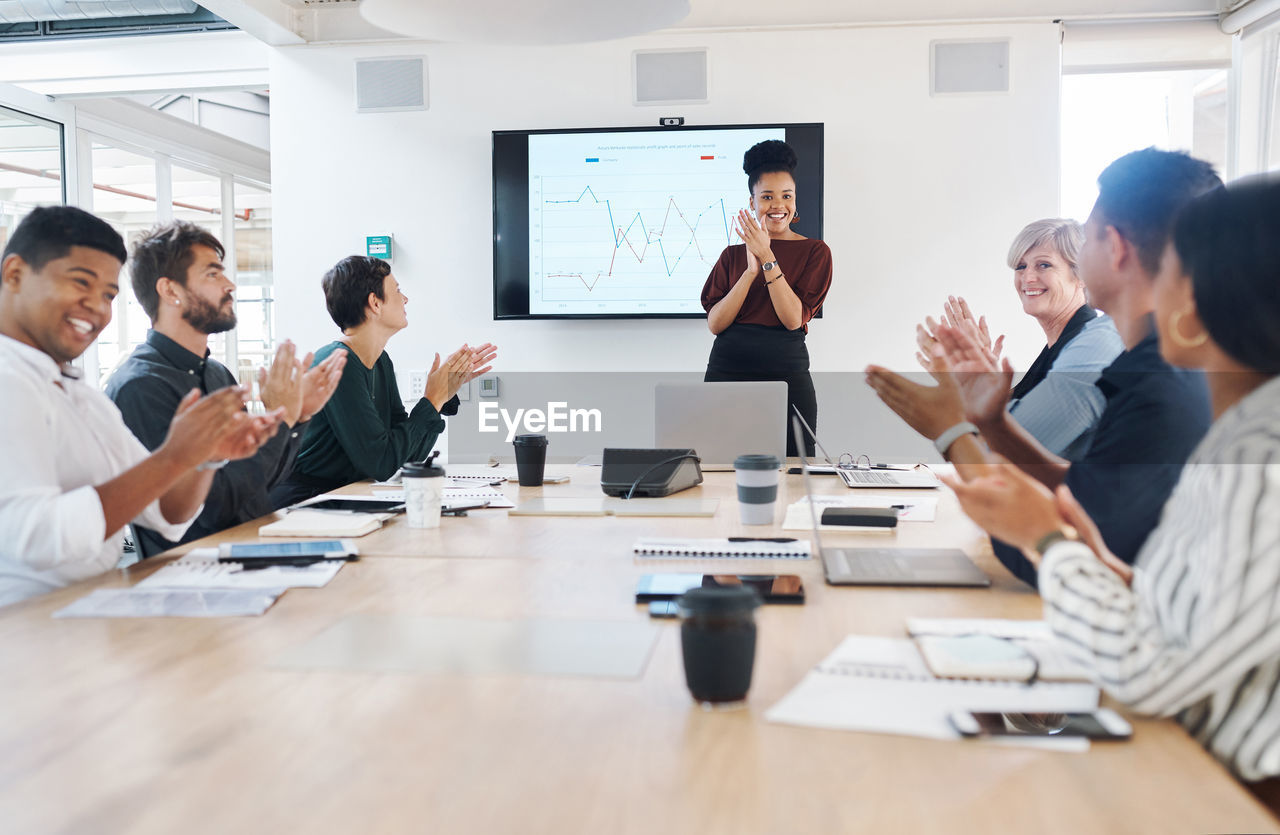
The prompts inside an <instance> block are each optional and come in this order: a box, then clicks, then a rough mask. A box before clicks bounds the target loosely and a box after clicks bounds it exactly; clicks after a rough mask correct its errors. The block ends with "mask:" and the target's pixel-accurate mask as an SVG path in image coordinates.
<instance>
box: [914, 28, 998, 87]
mask: <svg viewBox="0 0 1280 835" xmlns="http://www.w3.org/2000/svg"><path fill="white" fill-rule="evenodd" d="M929 64H930V70H931V72H930V84H929V92H930V93H931V94H933V95H935V96H936V95H948V94H954V93H1007V92H1009V41H1008V40H999V41H934V42H933V43H931V44H929Z"/></svg>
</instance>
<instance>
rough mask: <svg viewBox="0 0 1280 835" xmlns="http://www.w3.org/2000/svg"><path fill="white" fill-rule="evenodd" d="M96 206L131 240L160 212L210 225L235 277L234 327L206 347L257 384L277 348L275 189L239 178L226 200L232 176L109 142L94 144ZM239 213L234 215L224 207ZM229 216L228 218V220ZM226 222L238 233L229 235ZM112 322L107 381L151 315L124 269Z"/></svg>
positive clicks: (106, 345)
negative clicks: (166, 194)
mask: <svg viewBox="0 0 1280 835" xmlns="http://www.w3.org/2000/svg"><path fill="white" fill-rule="evenodd" d="M92 158H93V169H92V175H93V207H92V208H93V211H94V212H95V213H96V214H98V215H100V216H101V217H102V218H103V219H104V220H106V221H107V222H108V223H110V224H111V225H112V226H113V227H114V228H115V230H116V231H117V232H119V233H120V234H121V236H122V237H124V239H125V242H126V244H128V245H129V246H132V245H133V243H134V242H135V241H136V240H137V238H138V237H139V236H140V235H141V234H142V233H144V232H146V231H147V230H149V229H151V228H152V227H153V226H155V225H156V223H157V222H159V221H160V220H162V219H168V218H173V219H175V220H184V221H189V222H191V223H194V224H196V225H197V226H199V227H201V228H203V229H205V230H207V231H209V232H210V233H212V234H213V235H214V237H216V238H217V239H218V240H219V241H221V242H222V244H223V246H224V247H225V248H226V257H225V259H224V261H225V263H226V266H227V272H228V274H229V275H230V276H231V277H232V279H233V280H234V281H235V282H236V285H237V290H236V316H237V319H238V325H237V327H236V329H235V330H233V331H229V332H227V333H225V334H215V335H213V336H212V337H210V339H209V351H210V353H211V355H212V356H213V357H214V358H215V359H217V360H219V361H220V362H223V363H226V364H227V365H228V367H231V368H232V370H233V371H235V372H237V375H238V376H239V377H240V379H241V381H242V382H244V383H246V384H250V385H251V384H252V381H253V370H254V369H255V368H257V367H258V366H259V365H261V364H262V363H263V361H264V360H265V359H266V358H267V356H268V354H269V353H270V352H271V351H272V350H273V347H274V341H275V330H274V321H273V316H272V309H271V303H272V290H271V282H272V273H271V191H270V188H269V187H267V186H260V185H256V184H250V183H241V182H235V183H234V188H233V189H232V190H231V193H232V195H234V199H233V200H232V201H229V202H228V204H227V205H224V204H223V192H224V188H223V183H224V181H225V182H226V183H232V182H233V181H232V179H231V177H232V175H231V174H229V173H224V172H218V171H214V170H211V169H199V168H196V167H194V166H189V165H183V164H178V163H173V162H170V160H169V159H168V158H167V157H163V156H159V157H157V156H151V155H148V154H146V153H145V152H144V151H140V150H127V149H123V148H117V147H114V146H112V145H110V144H108V143H107V142H105V141H95V142H94V143H93V145H92ZM163 174H168V180H169V183H170V193H171V196H172V197H171V200H170V201H169V205H168V206H165V207H161V206H160V205H159V204H158V203H157V199H158V198H157V194H158V193H159V191H158V179H159V177H160V175H163ZM224 212H227V213H231V212H234V214H235V217H234V219H232V220H230V221H226V219H224V216H223V213H224ZM224 221H225V222H224ZM228 225H229V226H230V227H231V228H232V229H233V230H234V235H228V234H227V231H228ZM120 281H121V288H122V290H121V293H120V295H119V296H118V297H117V298H116V302H115V306H114V309H113V313H112V316H113V318H112V324H111V325H110V326H109V327H108V328H107V329H106V330H105V331H103V333H102V336H100V337H99V339H98V345H97V362H98V368H97V372H98V373H97V376H98V380H99V382H103V383H105V381H106V380H107V378H108V377H110V376H111V374H112V372H113V371H115V369H116V368H117V367H119V365H120V363H121V362H123V361H124V359H125V358H126V357H128V356H129V354H130V353H131V352H132V351H133V349H134V348H135V347H137V346H138V345H139V344H141V343H142V342H143V341H144V340H145V339H146V334H147V329H148V328H150V327H151V321H150V319H149V318H148V316H147V315H146V313H145V312H144V311H143V309H142V306H141V305H140V304H138V300H137V297H136V295H135V294H134V292H133V287H132V285H131V282H130V277H129V274H128V267H127V265H126V267H125V269H124V270H123V271H122V272H121V276H120Z"/></svg>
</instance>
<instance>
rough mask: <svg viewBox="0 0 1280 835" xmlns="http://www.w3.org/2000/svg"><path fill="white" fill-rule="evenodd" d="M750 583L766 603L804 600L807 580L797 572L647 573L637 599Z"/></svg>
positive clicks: (638, 587) (644, 600)
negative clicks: (801, 580) (801, 577)
mask: <svg viewBox="0 0 1280 835" xmlns="http://www.w3.org/2000/svg"><path fill="white" fill-rule="evenodd" d="M721 586H750V587H751V588H753V589H755V590H756V592H757V593H759V595H760V598H761V599H762V600H764V602H765V603H803V602H804V584H803V583H802V582H800V578H799V577H798V576H796V575H795V574H645V575H644V576H643V577H641V578H640V581H639V582H638V583H636V602H637V603H648V602H650V601H653V600H675V599H676V598H677V597H679V596H680V595H682V594H684V593H685V592H687V591H688V590H689V589H694V588H699V587H702V588H717V587H721Z"/></svg>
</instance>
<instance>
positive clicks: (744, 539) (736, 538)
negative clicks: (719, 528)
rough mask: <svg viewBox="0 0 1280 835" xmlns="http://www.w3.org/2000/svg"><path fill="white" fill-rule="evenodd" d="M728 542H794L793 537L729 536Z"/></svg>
mask: <svg viewBox="0 0 1280 835" xmlns="http://www.w3.org/2000/svg"><path fill="white" fill-rule="evenodd" d="M729 541H730V542H795V541H796V538H795V537H794V536H731V537H729Z"/></svg>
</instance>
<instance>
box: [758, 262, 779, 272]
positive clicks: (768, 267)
mask: <svg viewBox="0 0 1280 835" xmlns="http://www.w3.org/2000/svg"><path fill="white" fill-rule="evenodd" d="M777 266H778V262H777V261H765V262H764V263H763V264H761V265H760V269H762V270H764V271H765V272H769V270H772V269H774V268H775V267H777Z"/></svg>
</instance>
